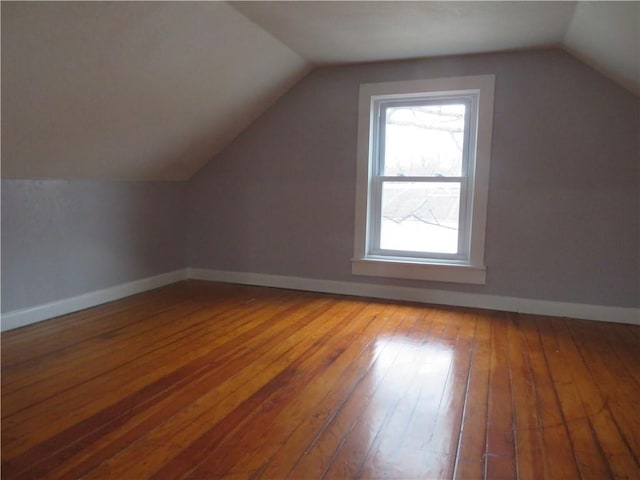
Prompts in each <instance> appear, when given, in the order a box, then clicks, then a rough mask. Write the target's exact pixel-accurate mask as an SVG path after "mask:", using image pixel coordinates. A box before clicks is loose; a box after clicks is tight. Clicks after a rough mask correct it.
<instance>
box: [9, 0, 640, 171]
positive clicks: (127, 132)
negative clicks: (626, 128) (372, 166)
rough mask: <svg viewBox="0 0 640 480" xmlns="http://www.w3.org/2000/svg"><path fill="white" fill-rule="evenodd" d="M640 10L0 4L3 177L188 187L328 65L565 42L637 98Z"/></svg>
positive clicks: (584, 5) (617, 5)
mask: <svg viewBox="0 0 640 480" xmlns="http://www.w3.org/2000/svg"><path fill="white" fill-rule="evenodd" d="M639 5H640V3H638V2H232V3H230V2H43V3H40V2H2V4H1V8H2V176H3V177H5V178H63V179H100V180H107V179H108V180H185V179H188V178H190V177H191V176H192V175H193V174H194V173H195V172H197V171H198V170H199V169H200V168H201V167H202V166H203V165H205V164H206V163H207V162H208V161H210V160H211V159H212V158H213V157H214V156H215V155H216V153H218V152H219V151H220V150H221V149H222V148H224V147H225V146H226V145H227V144H228V143H229V142H230V141H231V140H232V139H233V138H235V136H237V135H238V134H239V133H240V132H241V131H242V130H243V129H244V128H246V127H247V126H248V125H249V124H250V123H251V122H252V121H253V120H254V119H255V118H256V117H257V116H259V115H260V114H261V113H262V112H263V111H264V110H266V109H267V108H268V107H269V106H270V105H271V104H272V103H273V101H274V100H275V99H277V98H278V97H279V96H280V95H282V94H283V93H284V92H286V91H287V90H288V89H289V88H290V87H291V86H292V85H294V84H295V83H296V82H297V81H298V80H299V79H300V78H302V77H303V76H304V75H305V74H306V73H308V72H309V71H310V70H311V69H312V68H314V67H315V66H317V65H326V64H343V63H357V62H365V61H381V60H392V59H402V58H416V57H431V56H441V55H455V54H467V53H480V52H494V51H505V50H517V49H529V48H544V47H560V48H564V49H565V50H566V51H568V52H569V53H571V54H573V55H574V56H576V57H578V58H579V59H581V60H582V61H584V62H585V63H588V64H589V65H591V66H592V67H594V68H595V69H597V70H599V71H600V72H602V73H603V74H604V75H606V76H608V77H609V78H611V79H612V80H614V81H616V82H618V83H619V84H620V85H622V86H623V87H625V88H627V89H628V90H630V91H632V92H634V93H635V94H636V95H637V94H638V92H640V80H639V71H640V67H639V61H640V60H639V58H640V31H639V30H640V27H639V25H640V10H639Z"/></svg>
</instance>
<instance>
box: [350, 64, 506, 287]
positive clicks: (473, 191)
mask: <svg viewBox="0 0 640 480" xmlns="http://www.w3.org/2000/svg"><path fill="white" fill-rule="evenodd" d="M494 85H495V76H494V75H476V76H467V77H450V78H436V79H426V80H412V81H400V82H384V83H368V84H362V85H360V97H359V115H358V145H357V175H356V202H355V237H354V256H353V259H352V273H353V274H354V275H370V276H382V277H393V278H408V279H414V280H436V281H444V282H460V283H474V284H484V283H486V266H485V264H484V248H485V233H486V216H487V200H488V186H489V164H490V156H491V135H492V128H493V125H492V123H493V97H494ZM464 94H473V95H476V94H477V95H478V101H477V117H476V119H475V120H476V121H475V125H474V127H475V129H476V134H475V143H476V144H475V149H476V150H475V162H474V163H475V165H474V169H473V171H470V172H467V176H466V178H467V179H468V181H469V182H470V186H469V189H468V192H469V193H470V197H471V198H470V200H471V201H470V202H469V203H468V205H469V206H470V207H471V212H468V214H469V215H470V216H471V218H470V222H469V223H468V224H469V226H470V230H471V231H470V235H469V237H468V241H469V246H468V252H469V256H468V259H465V260H456V259H453V258H449V259H442V258H432V257H427V258H422V257H421V258H416V257H405V256H402V257H394V256H391V255H380V254H375V253H373V252H372V251H371V248H370V245H369V240H370V231H369V229H370V228H371V227H370V225H369V218H370V215H371V208H370V205H369V204H370V201H371V200H372V198H371V196H372V191H371V188H370V185H371V180H372V171H373V169H374V168H377V149H378V145H377V144H376V142H375V139H374V138H373V131H374V122H375V121H376V119H375V118H374V115H372V113H373V112H374V107H375V105H374V103H375V102H378V103H379V102H381V101H385V100H387V99H388V100H402V98H403V97H406V98H412V97H415V96H416V95H420V96H424V97H425V98H428V97H430V96H433V97H434V99H438V98H445V97H446V96H447V95H456V96H458V95H464ZM471 123H472V125H473V123H474V119H472V120H471Z"/></svg>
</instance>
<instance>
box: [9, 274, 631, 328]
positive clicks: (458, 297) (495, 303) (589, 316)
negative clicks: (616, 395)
mask: <svg viewBox="0 0 640 480" xmlns="http://www.w3.org/2000/svg"><path fill="white" fill-rule="evenodd" d="M188 278H192V279H196V280H209V281H216V282H226V283H239V284H243V285H259V286H263V287H276V288H287V289H291V290H304V291H310V292H322V293H333V294H339V295H354V296H359V297H371V298H382V299H387V300H404V301H411V302H420V303H432V304H439V305H453V306H458V307H472V308H484V309H489V310H500V311H507V312H518V313H531V314H535V315H550V316H556V317H569V318H580V319H585V320H598V321H605V322H616V323H628V324H632V325H640V309H638V308H624V307H609V306H605V305H588V304H583V303H568V302H552V301H548V300H533V299H528V298H516V297H503V296H498V295H484V294H476V293H464V292H453V291H446V290H431V289H425V288H411V287H397V286H390V285H376V284H370V283H356V282H341V281H335V280H320V279H312V278H301V277H289V276H282V275H269V274H263V273H245V272H229V271H223V270H209V269H202V268H185V269H181V270H175V271H173V272H168V273H163V274H161V275H156V276H153V277H148V278H143V279H140V280H136V281H133V282H129V283H124V284H121V285H116V286H113V287H109V288H105V289H102V290H97V291H95V292H89V293H85V294H83V295H78V296H76V297H71V298H67V299H64V300H58V301H55V302H51V303H46V304H43V305H37V306H35V307H30V308H25V309H22V310H14V311H12V312H7V313H4V314H2V317H1V318H0V329H1V330H2V331H6V330H11V329H14V328H18V327H23V326H25V325H30V324H32V323H36V322H40V321H42V320H47V319H49V318H53V317H57V316H60V315H66V314H67V313H71V312H75V311H78V310H83V309H85V308H89V307H94V306H96V305H100V304H103V303H107V302H111V301H114V300H118V299H120V298H124V297H128V296H130V295H135V294H137V293H141V292H144V291H147V290H152V289H154V288H158V287H162V286H165V285H169V284H171V283H175V282H179V281H181V280H186V279H188Z"/></svg>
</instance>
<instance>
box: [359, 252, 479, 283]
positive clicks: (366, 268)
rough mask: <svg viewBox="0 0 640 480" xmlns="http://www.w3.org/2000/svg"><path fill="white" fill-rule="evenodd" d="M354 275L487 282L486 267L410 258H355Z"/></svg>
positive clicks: (455, 281) (453, 281)
mask: <svg viewBox="0 0 640 480" xmlns="http://www.w3.org/2000/svg"><path fill="white" fill-rule="evenodd" d="M351 272H352V273H353V274H354V275H366V276H370V277H389V278H404V279H410V280H432V281H436V282H452V283H472V284H475V285H484V284H485V283H486V277H487V269H486V267H484V266H482V267H478V266H472V265H465V264H457V263H444V262H443V263H432V262H424V261H411V260H409V259H403V260H400V261H398V260H395V259H393V260H391V259H382V258H370V257H367V258H354V259H352V260H351Z"/></svg>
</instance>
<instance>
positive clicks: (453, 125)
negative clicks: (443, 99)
mask: <svg viewBox="0 0 640 480" xmlns="http://www.w3.org/2000/svg"><path fill="white" fill-rule="evenodd" d="M465 110H466V107H465V105H464V104H462V105H448V104H445V105H422V106H397V107H387V108H386V109H385V112H386V117H385V152H384V155H385V157H384V169H383V170H384V175H387V176H445V177H448V176H453V177H459V176H462V150H463V139H464V116H465Z"/></svg>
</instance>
